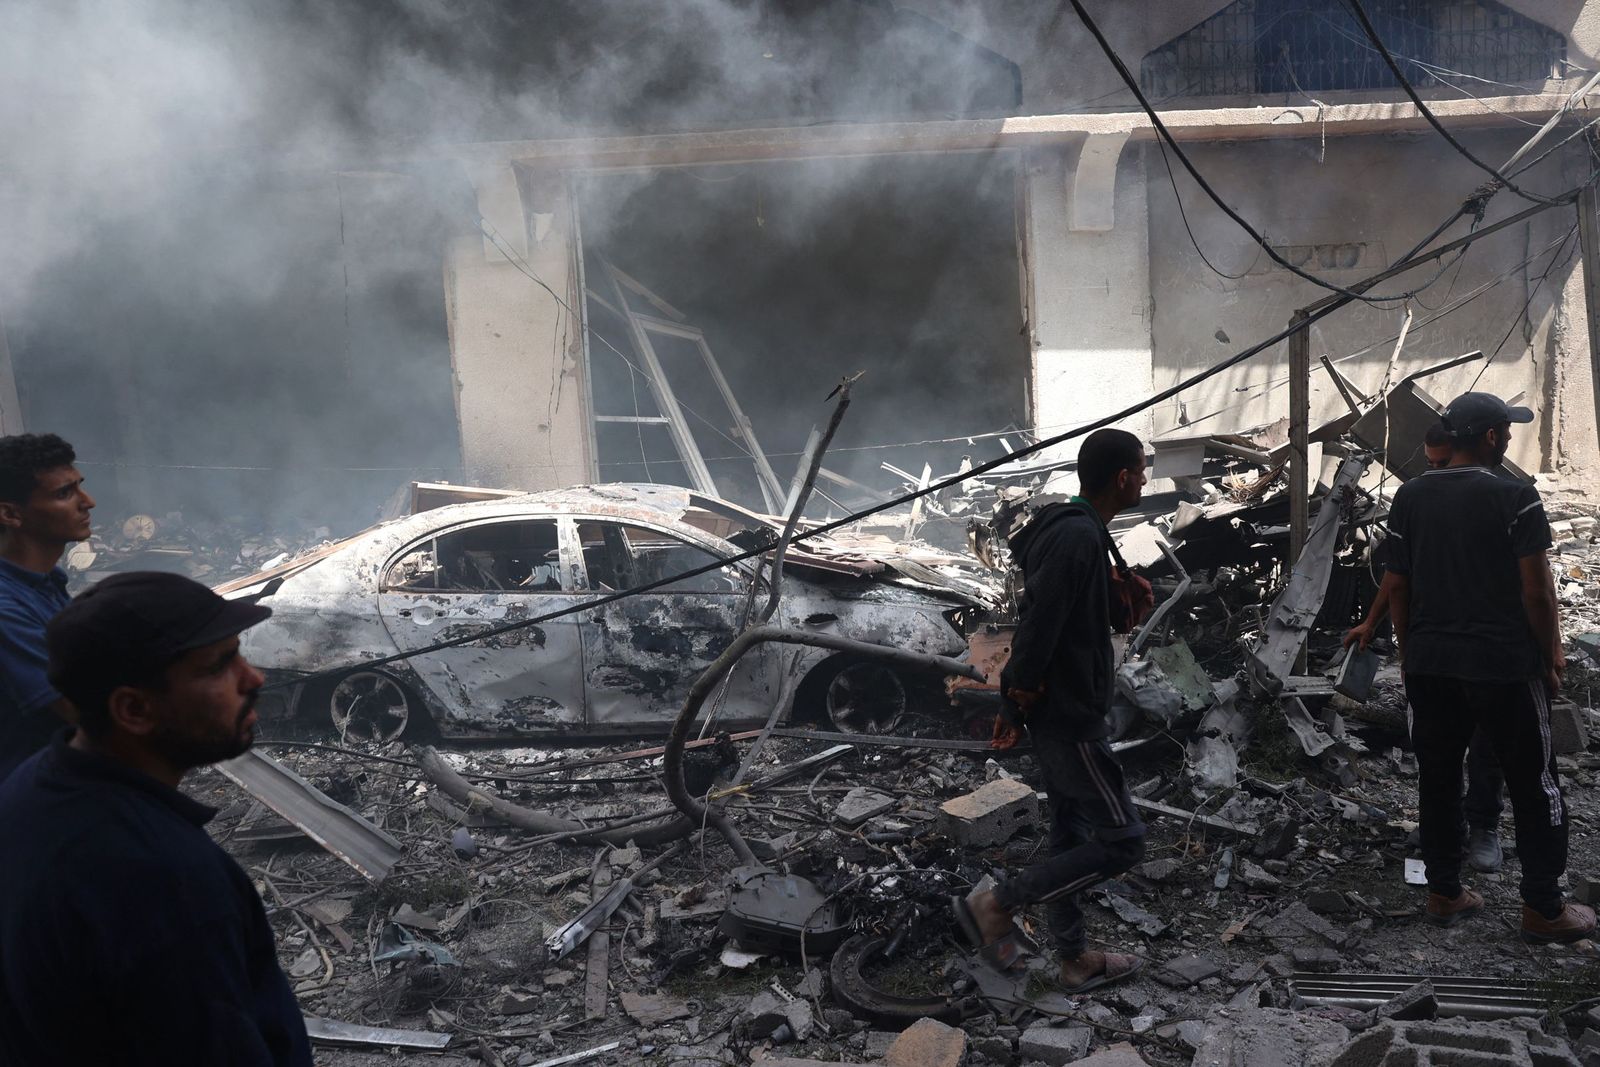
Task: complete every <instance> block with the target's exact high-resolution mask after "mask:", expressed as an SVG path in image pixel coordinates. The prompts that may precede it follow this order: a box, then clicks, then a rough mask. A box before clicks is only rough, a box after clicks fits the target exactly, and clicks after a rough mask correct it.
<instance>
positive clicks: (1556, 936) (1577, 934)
mask: <svg viewBox="0 0 1600 1067" xmlns="http://www.w3.org/2000/svg"><path fill="white" fill-rule="evenodd" d="M1593 933H1594V909H1593V908H1590V907H1587V906H1585V905H1583V904H1574V903H1572V902H1571V901H1568V902H1567V903H1565V904H1563V905H1562V906H1561V914H1560V915H1557V916H1556V917H1555V918H1554V919H1546V918H1545V917H1544V916H1543V915H1540V914H1539V913H1538V912H1537V911H1535V910H1534V909H1532V908H1530V907H1528V905H1526V904H1524V905H1523V906H1522V940H1524V941H1526V942H1527V943H1528V944H1530V945H1552V944H1554V945H1566V944H1570V943H1571V942H1573V941H1582V940H1583V939H1584V938H1586V937H1589V936H1591V935H1592V934H1593Z"/></svg>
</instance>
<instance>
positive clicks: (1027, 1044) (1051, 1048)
mask: <svg viewBox="0 0 1600 1067" xmlns="http://www.w3.org/2000/svg"><path fill="white" fill-rule="evenodd" d="M1093 1038H1094V1031H1093V1030H1092V1029H1090V1028H1089V1027H1087V1026H1051V1025H1050V1024H1049V1023H1048V1022H1037V1023H1034V1024H1033V1025H1032V1026H1030V1027H1028V1028H1027V1029H1026V1030H1024V1031H1022V1037H1021V1038H1020V1039H1019V1040H1018V1041H1017V1053H1018V1055H1020V1056H1021V1057H1022V1058H1023V1059H1024V1060H1037V1061H1038V1062H1040V1063H1047V1064H1050V1065H1051V1067H1060V1065H1061V1064H1064V1063H1075V1062H1077V1061H1078V1060H1081V1059H1083V1057H1084V1056H1086V1055H1088V1053H1089V1042H1090V1041H1091V1040H1093Z"/></svg>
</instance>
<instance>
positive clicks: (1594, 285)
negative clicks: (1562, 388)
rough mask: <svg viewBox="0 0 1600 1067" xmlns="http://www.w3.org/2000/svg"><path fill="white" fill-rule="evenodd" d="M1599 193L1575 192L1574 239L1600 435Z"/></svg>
mask: <svg viewBox="0 0 1600 1067" xmlns="http://www.w3.org/2000/svg"><path fill="white" fill-rule="evenodd" d="M1597 213H1600V195H1597V194H1596V192H1595V187H1594V185H1593V184H1590V185H1587V186H1585V187H1584V189H1583V192H1581V193H1579V194H1578V241H1579V244H1580V245H1581V246H1582V249H1583V302H1584V306H1585V308H1586V310H1587V311H1588V315H1589V373H1590V376H1591V380H1592V381H1593V382H1594V405H1595V433H1596V434H1597V435H1600V219H1597V217H1596V216H1597Z"/></svg>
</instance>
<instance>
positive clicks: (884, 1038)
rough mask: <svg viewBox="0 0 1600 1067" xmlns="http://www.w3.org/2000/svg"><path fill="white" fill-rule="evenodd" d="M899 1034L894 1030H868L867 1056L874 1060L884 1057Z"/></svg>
mask: <svg viewBox="0 0 1600 1067" xmlns="http://www.w3.org/2000/svg"><path fill="white" fill-rule="evenodd" d="M899 1036H900V1035H899V1034H897V1033H895V1032H894V1031H893V1030H868V1031H867V1058H868V1059H872V1060H877V1059H882V1058H883V1057H884V1056H885V1055H887V1054H888V1052H889V1046H890V1045H892V1044H894V1039H895V1038H897V1037H899Z"/></svg>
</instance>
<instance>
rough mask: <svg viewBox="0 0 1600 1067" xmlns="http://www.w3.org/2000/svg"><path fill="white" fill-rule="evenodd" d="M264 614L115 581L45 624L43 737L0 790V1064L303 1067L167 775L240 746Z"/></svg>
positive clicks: (197, 817) (173, 579)
mask: <svg viewBox="0 0 1600 1067" xmlns="http://www.w3.org/2000/svg"><path fill="white" fill-rule="evenodd" d="M270 614H271V612H270V611H269V610H268V609H266V608H264V607H260V606H258V605H256V604H253V603H249V602H246V601H241V600H231V601H230V600H223V599H222V598H221V597H219V596H217V595H216V594H215V593H213V592H211V591H210V590H209V589H207V588H206V587H205V586H203V585H200V584H199V583H198V582H194V581H192V580H190V579H188V578H184V577H182V576H180V575H176V574H160V573H154V572H148V571H145V572H139V571H135V572H128V573H124V574H115V575H112V576H111V577H109V578H106V579H105V580H104V581H102V582H100V583H99V584H98V585H95V586H94V587H93V588H91V589H89V590H88V591H87V592H85V593H82V594H80V595H79V596H78V597H77V599H75V600H73V601H72V602H71V603H70V604H69V605H68V606H67V607H66V608H65V609H63V610H62V612H61V613H60V614H59V615H57V616H56V617H55V619H53V620H52V621H51V623H50V626H49V631H48V643H49V655H50V680H51V682H52V683H54V685H55V686H56V688H57V689H59V690H60V691H61V692H62V693H64V694H66V696H67V697H68V699H70V700H71V701H72V704H73V706H74V708H75V709H76V711H77V715H78V725H77V728H76V730H72V729H65V728H64V729H62V730H61V731H60V732H59V733H58V734H57V735H56V737H55V738H54V739H53V740H52V741H51V743H50V746H49V747H48V748H46V749H44V751H42V752H39V753H36V754H35V755H33V756H32V757H30V758H29V759H28V760H27V761H25V762H24V763H23V764H22V765H21V766H20V767H18V768H17V769H16V770H15V771H14V772H12V774H11V776H10V777H9V778H7V779H6V781H5V782H4V784H0V856H3V857H5V863H4V864H3V865H0V1063H5V1064H28V1065H29V1067H57V1065H59V1067H80V1065H83V1064H102V1063H103V1064H112V1063H115V1064H126V1065H130V1067H131V1065H136V1064H138V1065H146V1064H147V1065H150V1067H156V1065H160V1067H216V1065H219V1064H233V1065H240V1067H243V1065H249V1067H311V1062H312V1061H311V1049H310V1043H309V1041H308V1040H307V1037H306V1028H305V1022H304V1020H303V1019H302V1017H301V1014H300V1009H299V1007H298V1006H297V1005H296V1003H295V999H294V994H293V993H292V992H291V991H290V988H289V983H288V980H287V979H286V978H285V977H284V975H283V971H282V970H281V969H279V966H278V959H277V951H276V945H275V943H274V939H273V934H272V928H271V926H269V925H268V923H267V916H266V912H265V910H264V909H263V908H262V906H261V898H260V897H259V896H258V895H257V894H256V890H255V887H254V886H253V885H252V884H251V882H250V879H249V877H248V876H247V875H246V874H245V873H244V871H242V870H240V868H239V865H238V864H237V863H235V862H234V861H233V860H232V859H231V858H230V857H229V856H228V854H227V853H225V852H223V851H222V849H221V848H220V847H218V845H217V844H216V842H214V841H213V840H212V839H211V837H210V836H209V835H208V834H207V833H206V831H205V829H204V826H205V823H206V822H207V820H209V819H210V818H211V817H212V816H213V815H214V814H216V813H215V812H214V811H213V810H212V809H211V808H208V807H206V806H205V805H203V804H201V803H199V802H198V801H195V800H193V799H191V798H190V797H188V796H186V795H184V794H183V793H181V792H179V790H178V783H179V781H180V780H181V779H182V777H183V775H184V774H185V772H187V771H189V770H191V769H193V768H195V767H203V766H206V765H208V764H211V763H216V762H218V761H220V760H226V759H231V758H232V757H234V756H238V755H240V754H242V753H243V752H244V751H245V750H247V749H248V748H249V747H250V745H251V742H252V741H253V740H254V730H255V721H256V716H255V703H256V696H257V693H258V691H259V689H260V687H261V684H262V680H263V679H262V676H261V673H260V672H259V671H258V670H256V669H255V668H254V667H252V666H251V665H250V664H249V663H248V662H247V661H246V660H245V659H244V658H243V657H242V656H241V655H240V654H239V636H238V635H239V634H240V633H241V632H243V631H244V630H246V629H248V628H249V627H251V626H254V625H255V624H256V623H258V622H261V621H262V620H263V619H265V618H267V616H269V615H270Z"/></svg>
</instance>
